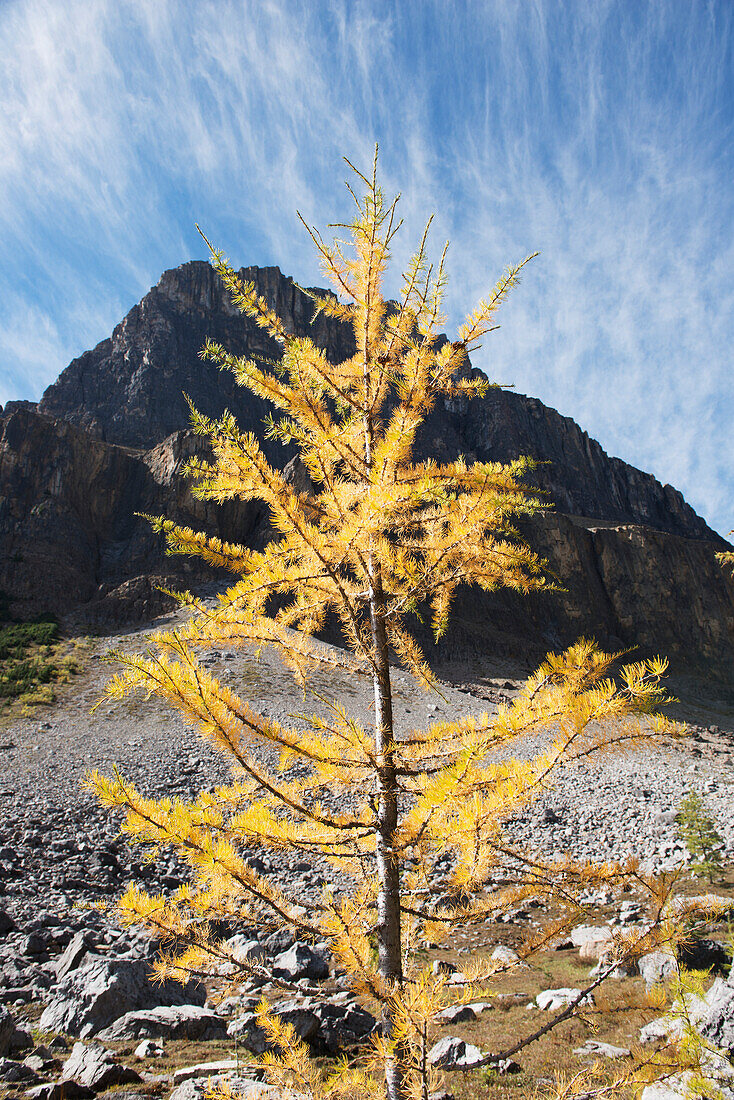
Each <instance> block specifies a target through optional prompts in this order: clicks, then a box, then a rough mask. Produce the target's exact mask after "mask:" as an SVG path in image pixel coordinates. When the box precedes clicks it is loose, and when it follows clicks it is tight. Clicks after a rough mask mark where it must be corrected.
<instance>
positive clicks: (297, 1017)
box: [271, 1000, 319, 1043]
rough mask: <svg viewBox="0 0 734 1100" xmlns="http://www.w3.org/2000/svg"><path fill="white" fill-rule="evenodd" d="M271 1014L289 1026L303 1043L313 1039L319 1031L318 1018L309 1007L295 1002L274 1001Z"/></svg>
mask: <svg viewBox="0 0 734 1100" xmlns="http://www.w3.org/2000/svg"><path fill="white" fill-rule="evenodd" d="M271 1012H272V1014H273V1016H277V1017H278V1018H279V1019H280V1020H282V1021H283V1023H286V1024H290V1025H291V1027H292V1028H293V1030H294V1031H295V1033H296V1035H297V1036H298V1038H299V1039H301V1040H302V1041H303V1042H304V1043H310V1042H311V1041H312V1040H313V1039H315V1037H316V1034H317V1033H318V1030H319V1018H318V1016H317V1015H316V1013H315V1012H314V1011H313V1009H311V1008H310V1007H307V1006H306V1005H303V1004H301V1002H300V1001H296V1000H287V1001H276V1003H275V1004H273V1005H272V1006H271Z"/></svg>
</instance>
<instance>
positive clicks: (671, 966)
mask: <svg viewBox="0 0 734 1100" xmlns="http://www.w3.org/2000/svg"><path fill="white" fill-rule="evenodd" d="M637 968H638V970H639V971H640V974H641V975H642V977H643V978H644V979H645V985H646V986H647V988H648V989H652V987H653V986H654V985H659V984H660V982H664V981H667V979H668V978H670V977H672V976H673V975H674V974H675V973H676V970H677V964H676V961H675V956H674V955H672V954H671V953H670V952H669V951H651V952H650V953H649V954H648V955H643V956H642V957H641V958H640V959H639V960H638V962H637Z"/></svg>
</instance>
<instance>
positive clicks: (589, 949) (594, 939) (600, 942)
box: [571, 924, 612, 961]
mask: <svg viewBox="0 0 734 1100" xmlns="http://www.w3.org/2000/svg"><path fill="white" fill-rule="evenodd" d="M611 941H612V930H611V928H608V927H607V926H606V925H601V926H599V927H597V926H595V925H591V924H581V925H579V927H578V928H574V930H573V931H572V933H571V942H572V943H573V945H574V947H578V949H579V958H580V959H586V960H587V961H592V960H596V961H598V960H599V959H601V957H602V956H603V955H605V954H606V953H607V952H608V951H609V948H610V945H611Z"/></svg>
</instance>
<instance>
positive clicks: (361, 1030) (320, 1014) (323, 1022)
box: [311, 1001, 377, 1054]
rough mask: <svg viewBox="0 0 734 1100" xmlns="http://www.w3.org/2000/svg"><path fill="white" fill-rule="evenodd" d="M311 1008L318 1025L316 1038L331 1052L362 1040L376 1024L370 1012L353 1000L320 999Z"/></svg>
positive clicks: (370, 1032)
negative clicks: (343, 1001)
mask: <svg viewBox="0 0 734 1100" xmlns="http://www.w3.org/2000/svg"><path fill="white" fill-rule="evenodd" d="M311 1010H312V1012H313V1013H314V1015H315V1017H316V1019H317V1021H318V1025H319V1029H318V1039H319V1041H320V1043H321V1044H322V1045H323V1046H324V1047H326V1049H327V1050H328V1051H329V1052H330V1053H331V1054H334V1053H336V1052H337V1051H339V1050H343V1049H344V1048H345V1047H352V1046H355V1045H356V1044H357V1043H360V1042H362V1041H363V1040H364V1039H366V1038H368V1036H370V1035H371V1034H372V1032H373V1031H374V1029H375V1027H376V1026H377V1020H376V1019H375V1017H374V1016H373V1015H372V1013H371V1012H368V1011H367V1009H365V1008H362V1006H361V1005H358V1004H355V1002H354V1001H351V1002H349V1003H347V1004H335V1003H334V1002H333V1001H322V1002H321V1003H320V1004H317V1005H312V1006H311Z"/></svg>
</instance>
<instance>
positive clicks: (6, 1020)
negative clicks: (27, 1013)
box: [0, 1005, 33, 1058]
mask: <svg viewBox="0 0 734 1100" xmlns="http://www.w3.org/2000/svg"><path fill="white" fill-rule="evenodd" d="M32 1046H33V1039H32V1038H31V1036H30V1034H29V1033H28V1032H27V1031H25V1030H24V1029H23V1028H20V1027H18V1026H17V1024H16V1022H15V1020H14V1019H13V1017H12V1015H11V1014H10V1012H9V1011H8V1010H7V1008H6V1007H5V1005H0V1058H6V1057H7V1056H8V1055H9V1054H15V1053H17V1052H20V1051H22V1050H29V1049H30V1047H32Z"/></svg>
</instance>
